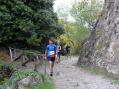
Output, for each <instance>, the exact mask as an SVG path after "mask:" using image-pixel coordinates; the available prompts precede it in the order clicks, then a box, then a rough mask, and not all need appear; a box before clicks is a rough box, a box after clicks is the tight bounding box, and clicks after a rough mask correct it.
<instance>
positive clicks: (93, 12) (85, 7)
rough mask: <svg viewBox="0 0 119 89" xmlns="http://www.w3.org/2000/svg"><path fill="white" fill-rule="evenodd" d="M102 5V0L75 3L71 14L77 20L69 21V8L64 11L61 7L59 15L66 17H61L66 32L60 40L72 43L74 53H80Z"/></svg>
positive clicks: (65, 43) (86, 0) (68, 43)
mask: <svg viewBox="0 0 119 89" xmlns="http://www.w3.org/2000/svg"><path fill="white" fill-rule="evenodd" d="M102 6H103V2H102V0H98V1H97V0H82V1H79V2H77V3H74V5H73V7H72V8H71V10H70V14H71V16H72V17H73V18H74V19H75V22H69V21H67V13H68V12H67V11H68V9H67V8H66V9H63V10H62V11H61V9H59V10H60V11H59V12H58V13H59V16H61V17H62V18H64V19H60V20H59V23H60V24H62V25H63V27H64V29H65V32H64V34H62V35H61V36H60V39H58V40H60V41H61V43H63V44H64V45H70V46H71V49H72V53H73V54H79V51H80V50H79V48H80V47H81V44H82V42H83V41H84V40H86V39H87V38H88V37H89V36H90V32H91V30H92V29H93V27H94V25H95V22H96V20H97V19H98V17H99V14H101V11H102ZM63 11H65V12H63Z"/></svg>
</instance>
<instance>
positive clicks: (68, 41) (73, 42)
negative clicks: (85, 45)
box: [58, 20, 90, 54]
mask: <svg viewBox="0 0 119 89" xmlns="http://www.w3.org/2000/svg"><path fill="white" fill-rule="evenodd" d="M59 23H61V24H63V25H64V29H65V33H64V34H62V35H61V36H60V38H58V40H59V41H60V42H61V43H62V44H63V45H69V46H71V49H72V53H74V54H78V51H79V48H80V45H81V42H82V41H83V40H85V39H86V38H87V37H88V36H89V34H90V31H89V30H88V29H87V28H85V27H83V26H82V27H81V26H79V25H78V24H76V23H71V22H66V21H64V20H60V21H59Z"/></svg>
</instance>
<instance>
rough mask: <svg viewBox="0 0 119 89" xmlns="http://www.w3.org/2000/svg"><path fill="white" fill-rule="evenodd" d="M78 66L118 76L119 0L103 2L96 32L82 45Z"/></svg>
mask: <svg viewBox="0 0 119 89" xmlns="http://www.w3.org/2000/svg"><path fill="white" fill-rule="evenodd" d="M78 64H79V65H81V64H84V65H87V66H92V65H93V66H99V67H103V68H105V69H107V70H108V71H109V72H112V73H116V74H119V0H105V4H104V9H103V12H102V16H101V17H100V18H99V21H98V23H97V27H96V30H94V31H92V33H91V36H90V37H89V39H88V40H87V41H86V42H85V43H84V44H83V47H82V49H81V51H80V54H79V61H78Z"/></svg>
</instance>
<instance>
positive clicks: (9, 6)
mask: <svg viewBox="0 0 119 89" xmlns="http://www.w3.org/2000/svg"><path fill="white" fill-rule="evenodd" d="M0 28H1V30H0V43H3V44H5V45H7V46H13V45H17V44H19V45H20V44H22V45H23V46H25V47H26V46H28V45H35V46H37V45H38V46H39V45H42V42H41V41H42V39H44V37H45V38H46V37H57V36H59V34H61V33H62V32H63V31H62V28H61V27H60V25H59V24H58V18H57V14H56V13H54V12H53V1H52V0H0ZM28 47H29V46H28Z"/></svg>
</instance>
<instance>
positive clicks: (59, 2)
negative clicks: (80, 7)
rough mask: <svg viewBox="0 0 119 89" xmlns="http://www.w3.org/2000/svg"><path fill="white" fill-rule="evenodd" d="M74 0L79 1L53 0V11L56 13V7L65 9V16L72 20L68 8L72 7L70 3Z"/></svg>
mask: <svg viewBox="0 0 119 89" xmlns="http://www.w3.org/2000/svg"><path fill="white" fill-rule="evenodd" d="M76 1H79V0H55V2H54V11H55V12H57V14H59V13H58V9H61V10H64V11H65V10H66V11H67V14H68V16H67V18H68V20H69V21H74V19H73V17H72V16H71V15H70V13H69V12H70V9H71V7H72V5H73V4H74V3H75V2H76Z"/></svg>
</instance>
